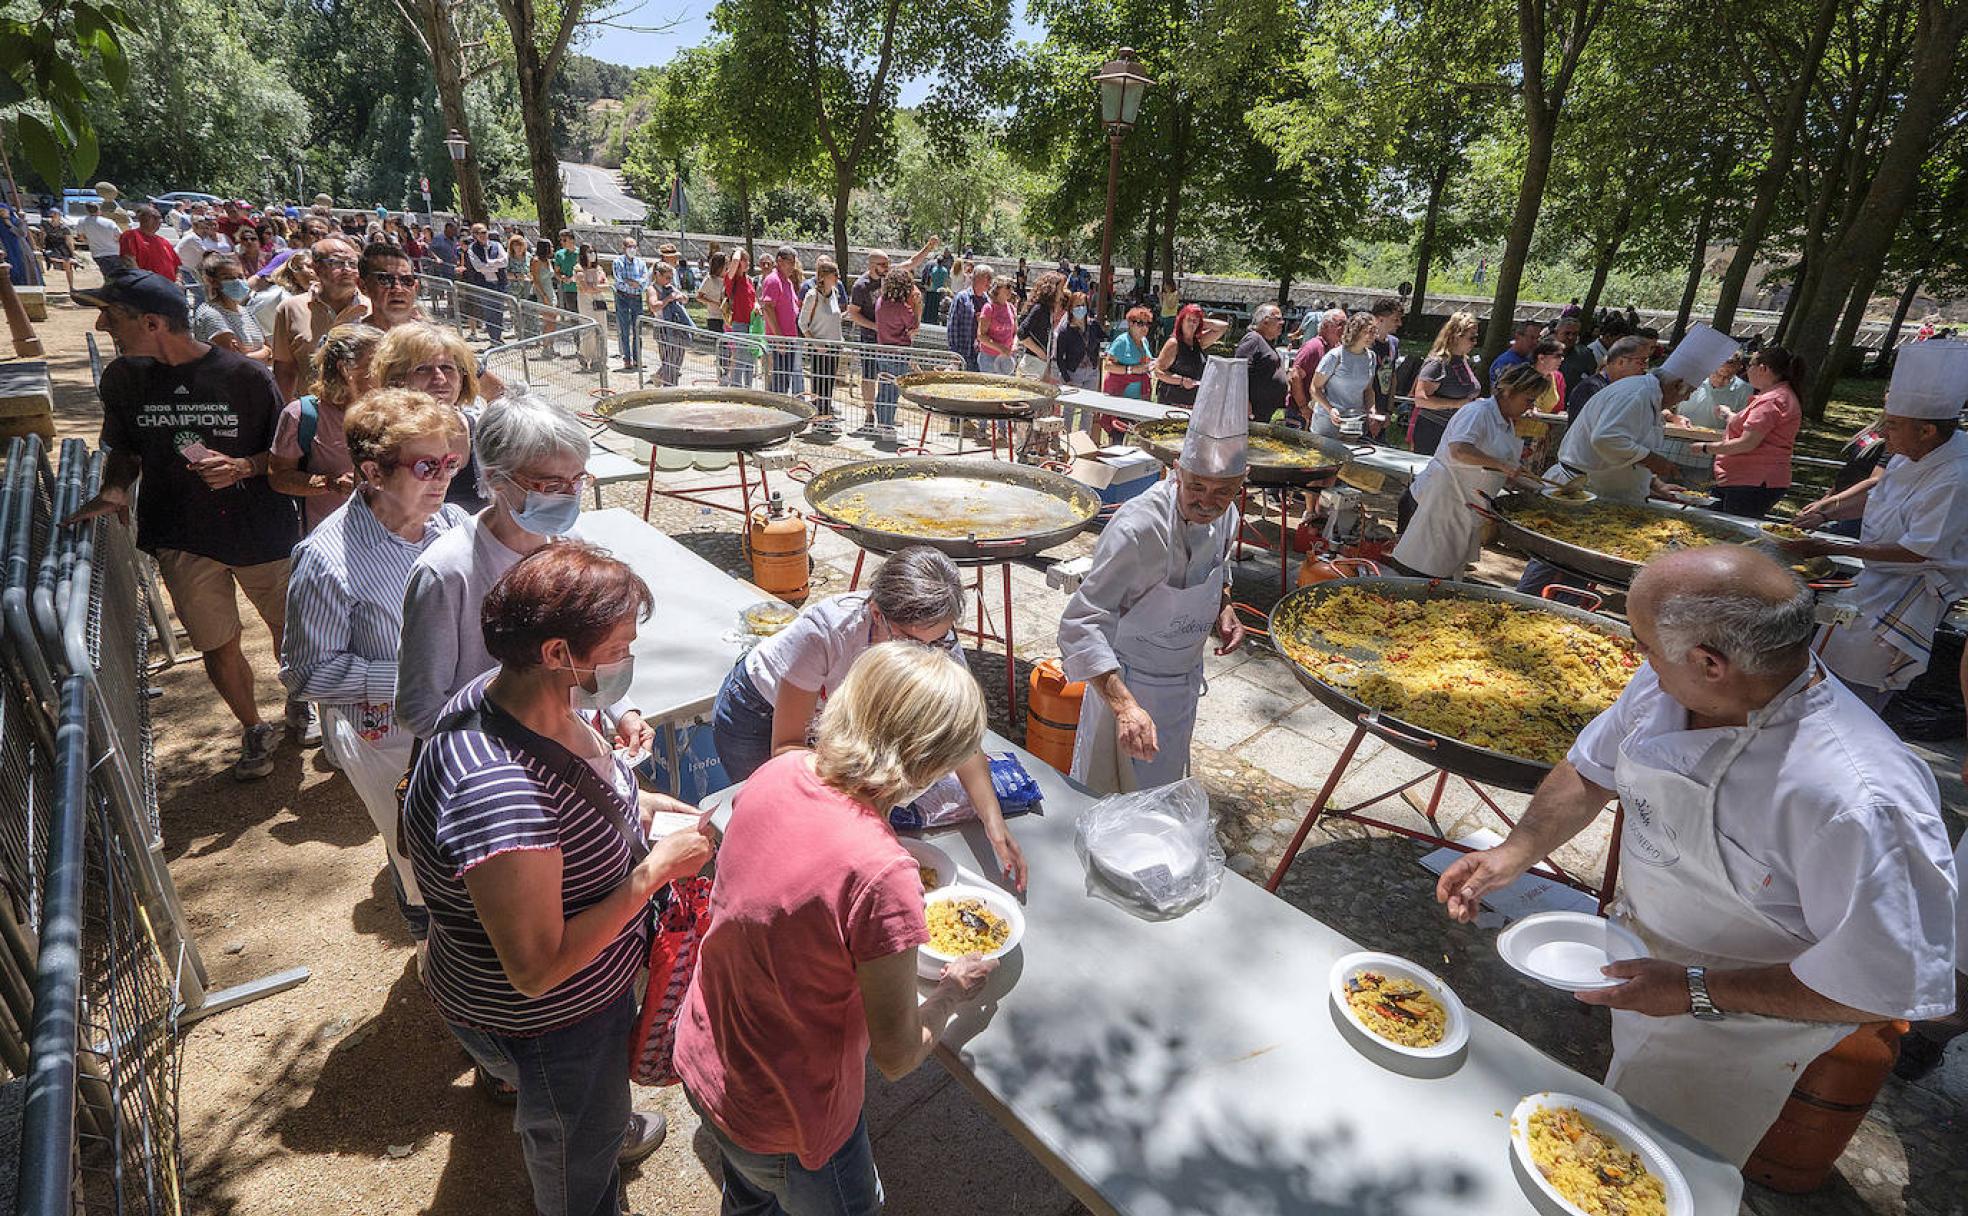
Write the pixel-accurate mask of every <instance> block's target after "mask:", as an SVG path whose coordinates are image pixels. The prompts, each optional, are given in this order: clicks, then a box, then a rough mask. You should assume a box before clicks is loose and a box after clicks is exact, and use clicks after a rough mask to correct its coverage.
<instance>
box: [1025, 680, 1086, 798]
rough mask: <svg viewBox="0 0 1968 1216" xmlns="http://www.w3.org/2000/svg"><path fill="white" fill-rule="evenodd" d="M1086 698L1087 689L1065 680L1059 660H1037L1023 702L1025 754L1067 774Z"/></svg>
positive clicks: (1080, 684)
mask: <svg viewBox="0 0 1968 1216" xmlns="http://www.w3.org/2000/svg"><path fill="white" fill-rule="evenodd" d="M1085 696H1086V685H1085V684H1083V683H1080V682H1079V681H1069V680H1067V679H1066V672H1065V671H1064V670H1063V669H1062V668H1061V667H1060V666H1059V660H1058V659H1040V660H1039V661H1038V663H1037V664H1036V665H1035V666H1034V667H1033V668H1032V689H1031V696H1029V697H1027V698H1026V700H1025V750H1026V751H1028V752H1031V753H1032V754H1033V755H1034V756H1037V757H1038V758H1039V759H1041V760H1043V761H1045V762H1046V763H1047V764H1050V765H1051V766H1052V767H1054V768H1056V769H1058V770H1059V771H1060V772H1062V773H1063V772H1067V771H1068V770H1070V769H1071V768H1072V767H1073V736H1074V735H1076V734H1078V733H1079V729H1080V700H1081V698H1083V697H1085Z"/></svg>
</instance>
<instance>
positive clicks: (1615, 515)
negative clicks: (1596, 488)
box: [1492, 493, 1776, 587]
mask: <svg viewBox="0 0 1968 1216" xmlns="http://www.w3.org/2000/svg"><path fill="white" fill-rule="evenodd" d="M1492 505H1493V506H1494V508H1495V517H1496V519H1497V521H1498V527H1499V529H1500V536H1499V539H1501V540H1502V541H1504V542H1505V543H1507V544H1509V545H1510V546H1511V547H1512V548H1515V549H1517V550H1519V551H1521V552H1523V553H1527V554H1529V555H1530V556H1532V557H1541V558H1543V559H1544V560H1545V561H1547V562H1550V563H1551V564H1552V565H1554V566H1562V567H1564V568H1565V569H1567V570H1572V571H1576V572H1577V573H1579V574H1583V575H1585V576H1586V577H1587V578H1590V579H1594V580H1596V581H1598V582H1602V583H1608V584H1613V585H1617V586H1621V587H1624V586H1626V585H1627V584H1628V583H1631V582H1632V581H1633V576H1634V575H1636V574H1638V573H1639V572H1640V567H1641V566H1644V565H1646V564H1647V562H1648V561H1650V560H1651V559H1653V558H1655V557H1658V556H1660V555H1661V554H1662V553H1666V552H1669V551H1670V550H1673V549H1694V548H1700V547H1701V546H1703V545H1741V544H1761V545H1765V546H1767V547H1769V548H1770V550H1771V552H1772V553H1773V554H1774V553H1775V552H1776V549H1775V547H1774V546H1773V545H1771V544H1770V537H1769V536H1768V535H1767V534H1765V533H1764V532H1763V531H1762V529H1760V528H1758V527H1757V525H1756V523H1755V522H1754V521H1753V520H1747V519H1738V518H1736V517H1735V516H1732V515H1720V514H1717V513H1715V512H1712V511H1703V510H1700V509H1698V508H1694V507H1682V506H1672V505H1669V504H1666V503H1658V502H1646V503H1631V502H1614V501H1612V500H1609V499H1604V498H1595V499H1593V500H1591V501H1589V502H1583V503H1573V502H1566V501H1564V500H1562V499H1558V498H1553V497H1551V496H1550V495H1546V494H1521V493H1512V494H1501V495H1498V496H1497V498H1496V499H1495V501H1494V503H1493V504H1492Z"/></svg>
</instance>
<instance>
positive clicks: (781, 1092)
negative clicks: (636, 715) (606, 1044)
mask: <svg viewBox="0 0 1968 1216" xmlns="http://www.w3.org/2000/svg"><path fill="white" fill-rule="evenodd" d="M983 735H984V699H983V695H982V693H981V692H980V691H979V689H978V686H977V681H976V680H975V679H973V678H972V677H971V675H970V673H969V672H968V671H966V670H964V669H963V668H962V667H961V666H959V665H957V664H955V663H952V662H950V660H949V658H948V656H947V655H945V654H943V653H941V652H940V651H937V650H933V649H930V648H929V647H926V646H921V645H918V644H916V643H912V642H884V643H882V644H881V645H879V646H875V647H872V648H870V649H869V650H868V651H867V652H866V653H864V654H863V655H862V656H861V657H860V658H859V659H857V660H856V661H855V664H854V666H853V667H852V668H851V669H850V670H849V671H848V674H847V678H846V679H845V680H843V681H841V686H840V688H839V689H838V690H836V691H835V692H834V694H833V695H832V696H831V697H829V698H828V700H827V708H826V709H825V710H824V711H823V712H822V713H821V715H820V726H819V735H818V743H817V744H816V746H815V749H814V750H813V751H811V752H808V751H794V752H786V753H782V754H781V755H779V756H777V757H775V758H773V759H772V760H769V761H767V762H766V763H765V765H764V766H763V767H761V768H760V769H759V770H758V771H757V772H755V773H753V774H752V777H751V779H750V780H749V781H747V782H746V783H745V788H744V790H743V792H741V793H740V794H739V795H738V799H737V802H736V803H735V804H734V806H733V808H732V813H731V822H730V824H729V826H728V827H727V828H726V830H725V834H724V840H723V843H722V844H721V846H720V847H719V852H718V875H717V886H716V888H715V890H714V891H713V893H712V896H711V923H710V928H709V929H708V930H707V931H706V932H705V935H704V942H703V946H702V950H701V953H700V954H699V955H698V960H697V973H696V976H695V977H694V979H693V980H692V982H691V985H690V990H689V992H688V993H686V994H685V996H684V1002H683V1008H682V1010H681V1012H680V1013H679V1015H678V1018H677V1038H676V1054H675V1060H676V1067H677V1073H678V1075H680V1076H681V1077H682V1078H683V1084H684V1090H685V1095H686V1096H687V1097H688V1098H689V1099H690V1104H691V1105H692V1106H693V1107H694V1108H695V1109H696V1110H697V1113H698V1114H699V1115H700V1116H702V1117H703V1120H704V1126H705V1127H707V1128H709V1129H710V1130H711V1133H712V1135H713V1136H714V1137H715V1138H716V1140H717V1142H718V1150H719V1152H720V1154H721V1155H722V1157H723V1174H724V1210H725V1211H726V1212H757V1213H775V1214H777V1213H784V1214H785V1216H861V1214H863V1213H874V1212H878V1211H880V1210H881V1206H882V1191H881V1180H880V1179H879V1178H878V1177H877V1176H876V1173H875V1163H874V1156H873V1152H872V1149H871V1148H870V1147H869V1143H868V1126H867V1123H866V1121H865V1119H864V1118H863V1116H862V1110H861V1106H862V1098H863V1092H862V1081H863V1077H864V1075H865V1072H866V1069H867V1061H868V1057H869V1056H870V1055H871V1054H872V1055H873V1057H874V1061H875V1067H877V1068H879V1069H881V1071H882V1075H883V1076H885V1077H888V1078H889V1079H890V1080H896V1079H898V1078H900V1077H903V1076H905V1075H907V1074H908V1073H910V1072H912V1071H913V1070H914V1069H915V1068H916V1066H917V1065H919V1064H921V1063H922V1062H923V1060H925V1059H927V1058H928V1056H929V1052H930V1049H931V1048H932V1047H934V1046H935V1044H936V1041H937V1039H938V1037H939V1036H940V1035H941V1034H942V1032H943V1030H944V1029H945V1027H946V1026H947V1025H948V1024H949V1022H950V1020H951V1017H952V1016H953V1014H954V1012H955V1008H956V1006H957V1003H958V1001H959V1000H960V999H961V998H962V996H963V994H964V993H967V992H969V991H971V990H973V989H975V988H976V987H977V986H978V985H979V984H981V983H982V982H983V981H984V978H985V976H987V975H989V974H990V972H991V971H992V970H993V968H995V966H996V963H995V962H986V961H984V960H981V959H977V958H969V959H965V960H962V961H960V962H957V963H953V964H951V965H950V966H949V967H948V968H947V969H946V970H945V971H944V974H943V978H942V981H941V982H940V983H938V984H937V986H936V989H935V991H934V992H932V993H931V994H930V997H929V999H928V1000H926V1001H923V1002H921V1003H920V1006H919V1005H918V1002H917V996H916V947H917V946H919V945H921V944H922V943H923V942H925V941H927V940H928V939H929V931H928V927H927V925H926V924H925V922H924V919H923V889H922V880H921V878H920V876H919V875H918V874H917V871H916V863H915V859H914V858H912V857H911V856H910V855H909V853H908V852H907V851H906V850H905V849H903V847H902V845H901V843H900V842H899V841H897V840H896V838H895V833H894V831H893V830H891V829H890V828H889V826H888V817H887V811H886V808H888V807H891V806H895V805H897V804H899V803H902V802H906V801H909V800H910V799H911V798H912V797H914V796H915V794H916V792H917V791H920V790H922V789H924V788H926V787H928V786H929V785H931V784H932V783H934V782H936V781H938V780H940V779H941V778H942V777H944V776H945V775H947V774H948V773H950V772H951V771H952V770H953V769H954V768H955V767H956V765H957V764H958V763H959V762H961V761H962V760H964V759H965V758H967V757H968V756H970V755H972V754H973V753H975V752H976V750H977V748H978V745H979V743H980V742H981V741H982V739H983Z"/></svg>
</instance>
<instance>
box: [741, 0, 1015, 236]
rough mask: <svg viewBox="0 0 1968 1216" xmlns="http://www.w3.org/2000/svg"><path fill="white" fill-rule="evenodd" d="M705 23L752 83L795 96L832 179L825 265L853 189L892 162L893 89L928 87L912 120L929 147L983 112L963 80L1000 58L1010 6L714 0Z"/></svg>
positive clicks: (972, 86)
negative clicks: (749, 71)
mask: <svg viewBox="0 0 1968 1216" xmlns="http://www.w3.org/2000/svg"><path fill="white" fill-rule="evenodd" d="M712 22H713V24H714V25H715V26H716V28H717V29H718V30H719V31H720V32H722V33H723V34H725V35H726V36H727V37H728V38H730V39H731V41H732V43H733V44H734V45H736V46H737V47H738V48H739V53H740V54H741V55H743V56H745V57H746V58H748V59H751V58H756V59H757V61H758V66H759V67H760V68H762V69H763V78H762V81H761V83H762V85H763V87H766V88H769V89H771V90H773V91H784V92H787V93H791V94H794V95H796V96H799V97H800V98H801V99H802V100H803V102H804V104H805V109H806V113H807V114H808V115H809V116H810V123H811V129H812V131H813V132H814V133H815V135H816V136H817V137H818V140H819V144H820V147H821V150H822V152H823V154H824V156H825V158H826V161H827V164H828V167H829V168H830V169H831V171H832V179H833V180H832V187H833V189H832V193H833V203H834V216H833V230H834V233H833V235H834V256H835V258H836V259H837V260H839V261H840V262H841V264H842V266H843V267H845V265H846V262H847V229H848V206H849V203H850V201H851V199H852V198H853V195H854V191H855V190H856V189H857V188H859V187H861V186H864V185H867V184H868V183H869V182H871V181H875V180H877V179H878V178H880V177H881V176H882V175H883V174H884V173H885V172H886V171H887V169H888V168H889V167H890V166H891V165H892V164H893V163H894V157H895V150H896V142H895V105H896V97H897V93H898V90H899V88H900V86H901V84H902V82H903V81H905V80H909V79H912V78H916V77H928V78H930V79H931V81H932V82H933V83H932V84H931V86H930V93H929V97H928V99H927V100H926V101H925V102H924V106H923V110H924V113H925V116H926V120H927V122H928V125H929V127H930V129H931V130H932V132H934V133H935V135H934V136H933V137H935V138H942V137H944V136H948V137H949V138H955V136H956V134H957V132H958V130H959V128H960V127H961V125H962V124H964V123H967V122H974V121H976V120H977V118H978V116H979V115H981V114H982V113H983V110H984V102H985V96H984V91H983V89H982V88H980V87H979V85H978V82H977V81H976V80H974V79H973V78H972V77H971V75H970V73H971V72H972V71H973V70H976V69H982V70H985V71H990V70H991V69H992V67H993V66H994V64H995V63H996V61H997V60H999V59H1000V58H1001V57H1002V56H1003V55H1004V53H1005V51H1006V49H1007V46H1008V38H1009V31H1010V28H1011V9H1010V0H966V2H965V3H961V4H950V3H945V2H943V0H794V2H793V3H791V4H782V3H781V2H780V0H719V3H718V5H717V7H716V8H715V9H713V10H712Z"/></svg>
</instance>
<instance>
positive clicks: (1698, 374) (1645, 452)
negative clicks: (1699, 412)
mask: <svg viewBox="0 0 1968 1216" xmlns="http://www.w3.org/2000/svg"><path fill="white" fill-rule="evenodd" d="M1735 353H1736V340H1735V339H1734V338H1731V337H1730V336H1729V335H1727V334H1725V333H1718V332H1717V331H1715V330H1714V329H1711V328H1709V327H1708V326H1707V325H1702V324H1697V325H1696V326H1695V327H1694V328H1692V329H1690V330H1689V331H1688V332H1687V333H1686V334H1685V335H1683V336H1682V338H1681V340H1680V341H1679V342H1677V343H1675V345H1674V351H1673V353H1672V354H1670V355H1668V357H1667V361H1666V362H1664V363H1662V364H1661V365H1660V367H1659V368H1658V369H1657V370H1655V371H1654V372H1652V373H1651V374H1649V373H1642V374H1641V375H1638V376H1628V377H1626V378H1625V379H1622V380H1615V381H1613V382H1612V383H1611V384H1609V385H1607V386H1606V387H1605V388H1602V389H1600V390H1599V391H1598V392H1597V393H1596V394H1594V395H1593V398H1592V400H1591V401H1589V402H1587V403H1586V406H1585V410H1584V412H1583V413H1582V414H1581V415H1580V416H1579V417H1578V418H1576V419H1574V420H1573V422H1572V425H1571V426H1570V427H1569V428H1568V429H1567V430H1566V431H1565V439H1564V442H1562V443H1560V444H1559V445H1558V463H1557V464H1555V465H1553V466H1552V467H1551V470H1550V472H1548V473H1546V474H1545V476H1547V477H1549V478H1551V479H1552V480H1553V481H1570V480H1572V479H1574V478H1578V477H1583V478H1585V484H1586V488H1587V489H1589V490H1591V491H1592V492H1593V493H1594V494H1597V495H1599V496H1600V497H1602V498H1616V499H1624V500H1625V501H1628V502H1643V501H1645V500H1646V498H1647V495H1648V494H1649V493H1650V492H1652V490H1653V487H1654V484H1655V477H1656V475H1658V476H1660V477H1671V476H1673V474H1674V471H1675V468H1676V465H1675V463H1674V462H1673V461H1672V460H1670V459H1668V457H1667V456H1666V455H1664V454H1663V453H1665V452H1666V450H1667V435H1666V434H1665V433H1664V425H1665V424H1664V421H1663V417H1662V415H1663V411H1665V410H1671V409H1673V408H1675V407H1676V406H1678V405H1680V404H1681V403H1682V402H1683V401H1685V400H1687V398H1688V394H1689V393H1691V392H1693V391H1694V390H1695V386H1696V385H1698V384H1700V383H1702V381H1704V380H1707V379H1708V377H1709V376H1710V375H1711V374H1712V373H1713V372H1714V371H1715V369H1716V368H1718V367H1721V366H1722V363H1723V361H1724V360H1725V359H1727V358H1728V357H1729V356H1730V355H1733V354H1735Z"/></svg>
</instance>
